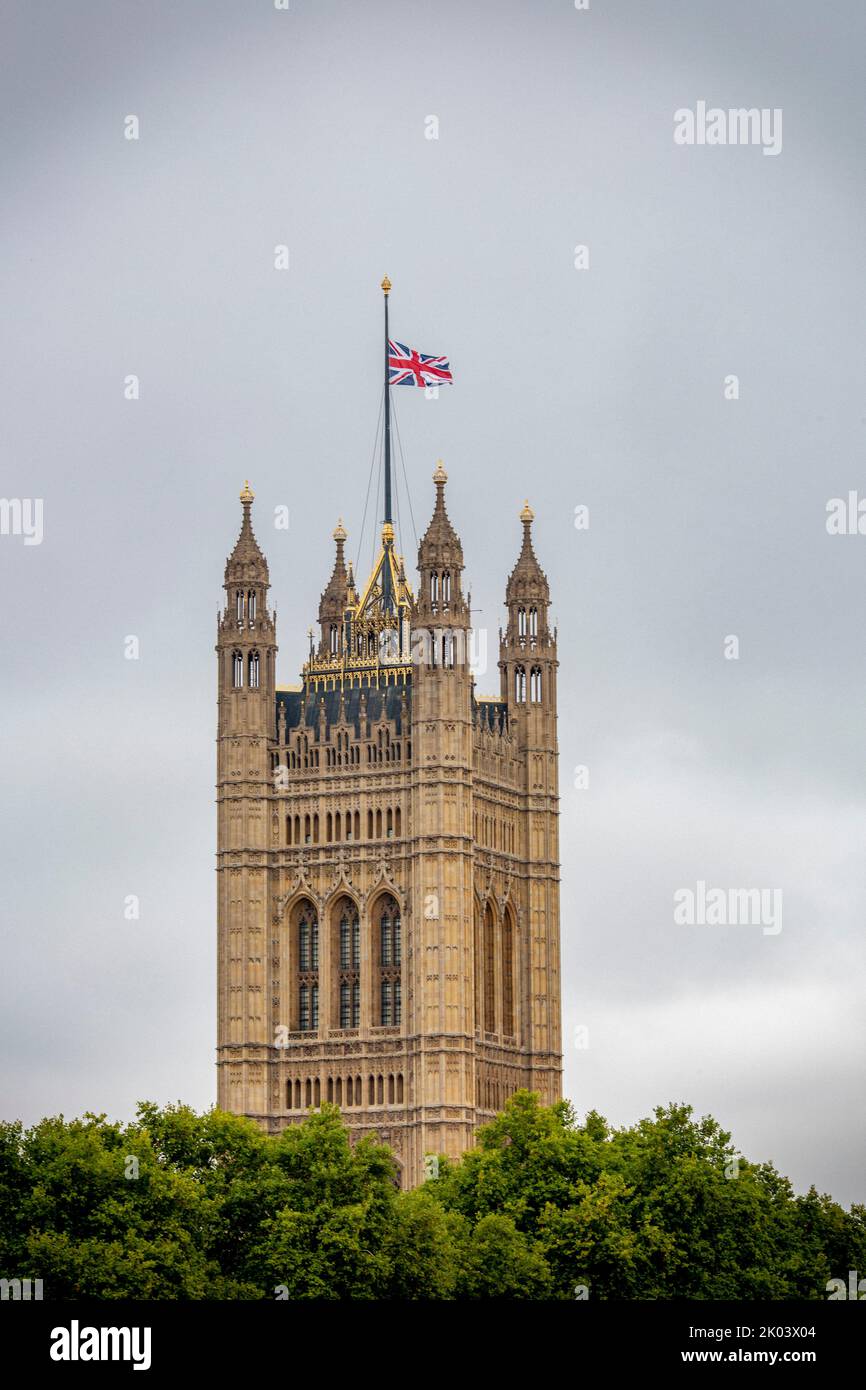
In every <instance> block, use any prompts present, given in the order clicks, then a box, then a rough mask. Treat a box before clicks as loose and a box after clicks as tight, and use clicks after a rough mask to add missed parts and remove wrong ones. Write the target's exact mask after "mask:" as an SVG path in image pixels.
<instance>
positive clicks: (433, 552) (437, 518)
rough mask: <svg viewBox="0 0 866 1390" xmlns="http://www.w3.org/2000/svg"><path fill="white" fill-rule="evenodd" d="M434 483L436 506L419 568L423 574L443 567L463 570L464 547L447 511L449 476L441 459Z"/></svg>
mask: <svg viewBox="0 0 866 1390" xmlns="http://www.w3.org/2000/svg"><path fill="white" fill-rule="evenodd" d="M433 481H434V483H435V484H436V504H435V506H434V508H433V515H432V517H431V518H430V525H429V526H428V527H427V530H426V531H425V532H424V536H423V538H422V540H421V544H420V546H419V547H418V568H419V570H421V571H422V572H423V571H424V570H425V569H426V570H430V569H441V568H442V567H443V566H444V567H446V568H452V567H455V566H456V567H457V568H458V569H461V570H462V568H463V546H462V545H461V544H460V537H459V536H458V534H457V532H456V531H455V530H454V527H453V526H452V525H451V520H450V517H449V516H448V513H447V511H446V510H445V484H446V483H447V481H448V474H447V473H446V472H445V469H444V468H443V466H442V460H441V459H439V461H438V463H437V464H436V471H435V473H434V474H433Z"/></svg>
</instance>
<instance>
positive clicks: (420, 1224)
mask: <svg viewBox="0 0 866 1390" xmlns="http://www.w3.org/2000/svg"><path fill="white" fill-rule="evenodd" d="M395 1173H396V1167H395V1163H394V1160H393V1158H392V1156H391V1153H390V1151H389V1150H388V1148H387V1147H385V1146H384V1145H383V1144H379V1143H377V1142H375V1141H373V1140H362V1141H360V1142H359V1143H357V1144H356V1145H354V1146H352V1145H351V1144H350V1143H349V1141H348V1134H347V1130H346V1128H345V1127H344V1125H343V1123H342V1121H341V1118H340V1114H339V1111H338V1110H336V1109H335V1108H334V1107H331V1106H325V1107H323V1108H322V1110H321V1111H317V1112H313V1113H311V1114H310V1116H309V1118H308V1119H307V1120H306V1121H305V1123H304V1124H302V1125H297V1126H292V1127H290V1128H289V1129H287V1130H285V1131H284V1133H283V1134H281V1135H280V1136H279V1138H268V1137H267V1136H265V1135H264V1134H263V1133H262V1132H261V1131H260V1130H259V1129H258V1128H257V1126H256V1125H254V1124H253V1123H252V1122H251V1121H248V1120H244V1119H241V1118H239V1117H237V1116H234V1115H229V1114H226V1113H225V1112H222V1111H217V1110H213V1111H209V1112H208V1113H206V1114H203V1115H197V1114H195V1113H194V1112H193V1111H192V1110H190V1109H188V1108H187V1107H185V1106H169V1107H167V1108H165V1109H162V1110H161V1109H159V1108H158V1107H157V1106H155V1105H152V1104H142V1105H140V1106H139V1108H138V1113H137V1119H136V1120H135V1122H133V1123H132V1124H129V1125H119V1124H112V1123H110V1122H109V1121H108V1120H106V1118H105V1116H101V1115H100V1116H96V1115H87V1116H85V1118H84V1119H82V1120H73V1121H70V1122H67V1121H65V1120H64V1119H63V1118H62V1117H59V1118H54V1119H46V1120H43V1121H42V1122H41V1123H40V1124H38V1125H35V1126H34V1127H33V1128H32V1129H29V1130H26V1131H25V1130H24V1129H23V1128H22V1126H21V1125H20V1124H17V1123H16V1124H3V1125H0V1277H2V1278H8V1279H14V1278H20V1279H23V1278H28V1277H29V1278H31V1279H41V1280H42V1281H43V1287H44V1296H45V1298H46V1299H64V1300H68V1299H79V1298H100V1299H102V1298H106V1299H107V1298H141V1299H260V1298H267V1299H274V1298H280V1297H283V1298H289V1299H311V1298H318V1299H484V1298H520V1299H575V1298H586V1297H588V1298H590V1299H737V1300H740V1299H757V1300H764V1299H826V1298H827V1296H828V1295H827V1283H828V1281H829V1280H830V1279H832V1278H841V1279H843V1280H847V1278H848V1271H849V1270H859V1271H860V1272H861V1274H866V1209H864V1208H863V1207H862V1206H855V1207H853V1208H852V1209H851V1210H850V1211H845V1210H844V1209H843V1208H842V1207H841V1206H839V1205H838V1203H836V1202H834V1201H832V1200H831V1198H829V1197H827V1196H820V1195H819V1194H818V1193H817V1192H816V1191H815V1189H814V1188H813V1189H811V1190H810V1191H809V1192H808V1193H807V1194H806V1195H805V1196H802V1195H797V1194H796V1193H795V1192H794V1191H793V1189H792V1187H791V1184H790V1182H789V1181H788V1179H787V1178H784V1177H782V1176H781V1175H780V1174H779V1173H778V1172H777V1171H776V1170H775V1168H774V1167H773V1166H772V1164H768V1163H762V1164H754V1163H749V1162H747V1161H746V1160H745V1159H743V1158H741V1157H738V1155H737V1154H736V1153H735V1151H734V1150H733V1148H732V1147H731V1143H730V1136H729V1135H728V1134H725V1133H724V1132H723V1131H722V1130H721V1129H720V1128H719V1126H718V1124H717V1123H716V1122H715V1120H713V1119H710V1118H704V1119H701V1120H696V1119H694V1118H693V1115H692V1111H691V1108H690V1107H689V1106H685V1105H670V1106H668V1107H667V1108H664V1109H663V1108H659V1109H657V1110H656V1112H655V1117H654V1118H653V1119H652V1120H642V1121H640V1123H638V1124H636V1125H633V1126H631V1127H629V1128H624V1129H613V1128H611V1127H610V1126H609V1125H608V1124H607V1123H606V1121H605V1120H604V1119H602V1118H601V1116H599V1115H597V1114H595V1113H590V1114H589V1115H587V1117H586V1119H585V1120H584V1122H583V1123H579V1122H578V1121H577V1119H576V1117H575V1115H574V1112H573V1110H572V1108H571V1106H570V1105H569V1104H567V1103H566V1102H561V1103H559V1104H557V1105H553V1106H551V1107H549V1108H545V1107H543V1106H541V1105H540V1104H539V1102H538V1099H537V1097H536V1096H534V1095H532V1094H530V1093H529V1092H526V1091H522V1092H519V1093H518V1094H517V1095H516V1096H514V1097H513V1098H512V1100H511V1101H509V1103H508V1105H507V1107H506V1109H505V1111H504V1112H503V1114H501V1115H499V1116H497V1118H496V1119H495V1120H494V1121H492V1123H490V1124H488V1125H486V1126H485V1127H484V1128H483V1129H482V1130H481V1131H480V1134H479V1139H478V1147H477V1148H476V1149H474V1150H472V1151H471V1152H470V1153H468V1154H466V1155H465V1157H464V1158H463V1159H462V1160H461V1161H460V1162H459V1163H453V1164H449V1163H448V1162H446V1161H444V1160H440V1163H439V1172H438V1176H437V1177H435V1178H433V1179H431V1180H430V1181H428V1182H427V1183H425V1184H424V1186H423V1187H421V1188H418V1189H417V1190H415V1191H413V1192H400V1191H398V1190H397V1188H396V1186H395Z"/></svg>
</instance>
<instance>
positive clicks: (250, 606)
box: [247, 589, 256, 623]
mask: <svg viewBox="0 0 866 1390" xmlns="http://www.w3.org/2000/svg"><path fill="white" fill-rule="evenodd" d="M247 618H248V620H249V621H250V622H251V623H254V622H255V620H256V591H255V589H250V591H249V593H248V594H247Z"/></svg>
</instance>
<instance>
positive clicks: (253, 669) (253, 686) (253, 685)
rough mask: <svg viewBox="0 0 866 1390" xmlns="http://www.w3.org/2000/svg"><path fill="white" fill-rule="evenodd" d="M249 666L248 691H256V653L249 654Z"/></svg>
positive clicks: (257, 678)
mask: <svg viewBox="0 0 866 1390" xmlns="http://www.w3.org/2000/svg"><path fill="white" fill-rule="evenodd" d="M249 665H250V679H249V686H250V690H258V688H259V654H258V652H250V663H249Z"/></svg>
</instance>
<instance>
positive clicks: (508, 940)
mask: <svg viewBox="0 0 866 1390" xmlns="http://www.w3.org/2000/svg"><path fill="white" fill-rule="evenodd" d="M502 1031H503V1033H504V1034H505V1036H506V1037H512V1036H513V1034H514V926H513V923H512V920H511V913H510V911H508V910H506V913H505V916H504V918H503V920H502Z"/></svg>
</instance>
